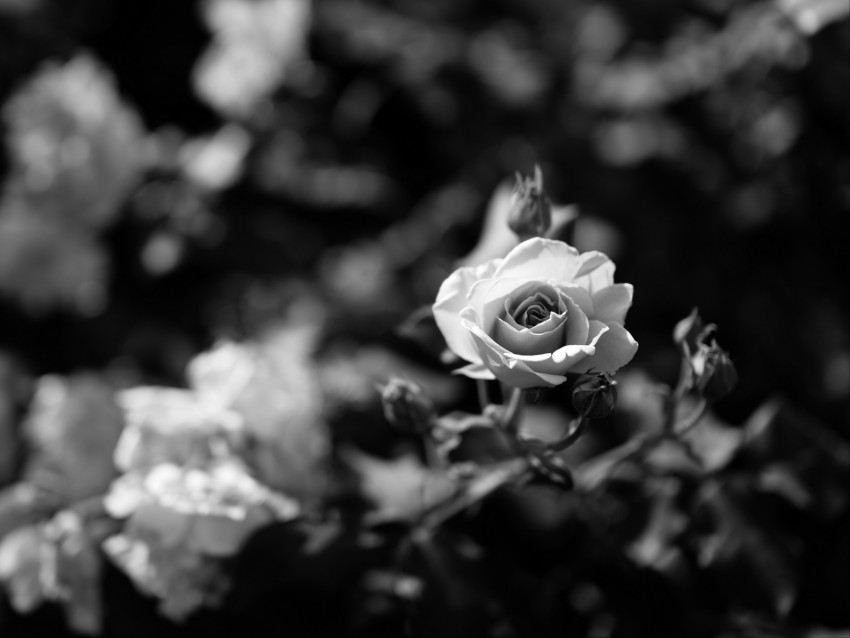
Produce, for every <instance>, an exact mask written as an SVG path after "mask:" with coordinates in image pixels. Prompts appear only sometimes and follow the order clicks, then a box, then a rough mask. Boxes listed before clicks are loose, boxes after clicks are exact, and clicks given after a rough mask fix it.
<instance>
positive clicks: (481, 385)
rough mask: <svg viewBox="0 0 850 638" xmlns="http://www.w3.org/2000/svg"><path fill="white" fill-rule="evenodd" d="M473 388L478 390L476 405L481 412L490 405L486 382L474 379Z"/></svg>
mask: <svg viewBox="0 0 850 638" xmlns="http://www.w3.org/2000/svg"><path fill="white" fill-rule="evenodd" d="M475 388H476V389H477V390H478V405H480V406H481V410H482V412H483V411H484V408H486V407H487V406H488V405H490V395H489V393H488V392H487V380H486V379H476V380H475Z"/></svg>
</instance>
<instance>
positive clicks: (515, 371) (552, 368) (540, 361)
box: [463, 309, 594, 388]
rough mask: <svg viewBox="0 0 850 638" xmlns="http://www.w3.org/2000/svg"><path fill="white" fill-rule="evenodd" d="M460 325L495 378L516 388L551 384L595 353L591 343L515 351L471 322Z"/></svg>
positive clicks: (558, 380) (470, 314)
mask: <svg viewBox="0 0 850 638" xmlns="http://www.w3.org/2000/svg"><path fill="white" fill-rule="evenodd" d="M470 310H471V309H470ZM468 316H472V313H469V315H468ZM463 324H464V326H466V328H467V329H468V330H469V332H470V333H471V334H472V337H473V340H474V343H475V346H476V348H477V350H478V354H479V356H480V357H481V360H482V362H483V363H484V365H485V366H487V368H489V369H490V371H491V372H492V373H493V374H494V375H495V377H496V378H497V379H499V380H501V381H503V382H505V383H507V384H509V385H513V386H515V387H518V388H535V387H550V386H554V385H558V384H560V383H563V382H564V381H565V380H566V376H564V375H565V374H566V372H567V371H569V369H570V368H571V367H572V366H573V365H575V364H576V363H577V362H579V361H581V360H582V359H583V358H584V357H586V356H588V355H589V354H593V352H594V346H593V345H592V344H588V345H567V346H563V347H561V348H559V349H558V350H556V351H555V352H554V353H546V354H537V355H519V354H514V353H512V352H509V351H508V350H506V349H505V348H504V347H503V346H501V345H499V344H498V343H496V341H494V340H493V339H492V338H491V337H490V336H489V335H487V334H486V333H485V332H484V331H483V330H482V329H481V327H480V326H478V325H477V324H476V323H475V322H474V321H470V320H469V319H464V320H463Z"/></svg>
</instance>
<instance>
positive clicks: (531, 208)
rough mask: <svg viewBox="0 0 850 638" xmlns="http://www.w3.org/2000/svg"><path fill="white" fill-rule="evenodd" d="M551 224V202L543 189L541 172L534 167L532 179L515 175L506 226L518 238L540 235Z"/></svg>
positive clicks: (537, 167) (547, 229) (524, 238)
mask: <svg viewBox="0 0 850 638" xmlns="http://www.w3.org/2000/svg"><path fill="white" fill-rule="evenodd" d="M551 225H552V203H551V202H550V201H549V198H548V197H546V193H545V192H544V191H543V173H541V171H540V167H539V166H535V167H534V179H531V178H528V177H526V178H522V177H521V176H520V175H517V181H516V186H515V187H514V194H513V197H512V199H511V210H510V212H509V213H508V226H510V228H511V230H512V231H514V232H515V233H516V234H517V236H518V237H519V238H520V240H523V241H524V240H526V239H530V238H531V237H542V236H543V235H545V234H546V233H547V232H549V228H550V226H551Z"/></svg>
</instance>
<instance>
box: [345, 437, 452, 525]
mask: <svg viewBox="0 0 850 638" xmlns="http://www.w3.org/2000/svg"><path fill="white" fill-rule="evenodd" d="M343 458H344V459H345V460H346V462H348V463H349V464H350V465H351V466H352V468H354V470H355V471H356V472H357V473H358V474H359V476H360V480H361V489H362V491H363V494H364V495H365V496H366V497H367V498H368V499H370V500H371V501H372V502H373V504H374V507H375V509H374V511H373V512H371V513H370V514H368V515H367V520H368V521H369V522H371V523H373V524H374V523H381V522H385V521H413V520H415V519H416V518H418V517H419V516H420V515H422V514H423V513H424V512H425V511H427V510H429V509H431V508H432V507H434V506H435V505H437V504H438V503H441V502H443V501H445V500H446V499H448V498H449V497H451V496H452V494H454V493H455V490H456V489H457V486H456V484H455V482H454V481H453V480H451V479H450V478H449V477H448V476H446V474H445V472H442V471H437V470H432V469H429V468H427V467H425V466H424V465H422V463H421V462H420V461H419V460H418V459H417V458H416V457H414V456H412V455H407V456H402V457H399V458H398V459H393V460H389V461H385V460H382V459H378V458H375V457H372V456H369V455H368V454H364V453H363V452H360V451H358V450H356V449H354V448H348V449H346V450H345V451H344V452H343Z"/></svg>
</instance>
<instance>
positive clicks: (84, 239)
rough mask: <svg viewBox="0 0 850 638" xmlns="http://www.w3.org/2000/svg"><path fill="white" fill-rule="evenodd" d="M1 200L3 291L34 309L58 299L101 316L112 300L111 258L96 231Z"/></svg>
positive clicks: (0, 271)
mask: <svg viewBox="0 0 850 638" xmlns="http://www.w3.org/2000/svg"><path fill="white" fill-rule="evenodd" d="M3 208H4V206H3V204H0V290H2V291H3V292H5V293H7V294H9V295H10V296H13V297H15V298H17V299H19V300H21V301H22V302H23V305H24V306H25V307H26V308H27V309H28V310H31V311H39V310H43V309H45V308H48V307H50V306H53V305H54V304H56V303H60V304H64V305H66V306H70V307H72V308H75V309H76V310H77V311H79V312H80V313H81V314H83V315H96V314H98V313H99V312H101V311H102V310H103V306H104V304H105V301H106V277H107V274H108V271H107V257H106V255H105V253H104V251H103V248H102V247H101V246H100V244H98V243H97V242H96V241H95V240H94V239H93V238H92V237H91V236H89V235H87V234H84V233H80V232H76V231H74V230H68V229H67V228H64V227H63V226H62V225H59V224H54V223H52V222H50V221H48V220H47V219H45V218H43V217H41V216H39V215H37V214H35V213H33V212H32V211H29V210H24V209H22V208H20V207H18V206H7V207H5V208H6V209H5V210H4V209H3Z"/></svg>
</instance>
